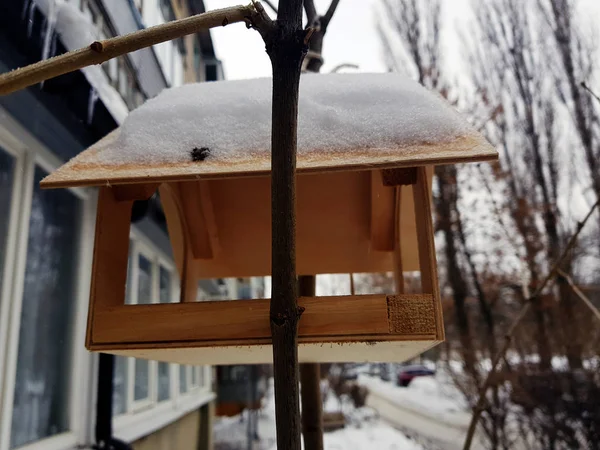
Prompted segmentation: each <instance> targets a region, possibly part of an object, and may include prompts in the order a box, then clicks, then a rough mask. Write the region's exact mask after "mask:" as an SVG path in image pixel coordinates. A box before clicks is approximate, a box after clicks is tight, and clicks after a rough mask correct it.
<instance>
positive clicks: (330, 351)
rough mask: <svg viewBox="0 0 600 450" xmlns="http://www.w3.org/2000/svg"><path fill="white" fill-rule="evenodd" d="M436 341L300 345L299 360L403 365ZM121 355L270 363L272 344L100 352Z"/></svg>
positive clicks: (194, 361) (195, 361)
mask: <svg viewBox="0 0 600 450" xmlns="http://www.w3.org/2000/svg"><path fill="white" fill-rule="evenodd" d="M439 342H440V341H436V340H435V339H430V340H416V341H385V342H379V341H369V342H356V341H355V342H348V343H343V344H340V343H326V344H323V343H300V344H299V345H298V360H299V362H301V363H312V362H321V363H325V362H348V361H359V362H383V361H387V362H404V361H407V360H410V359H412V358H414V357H415V356H417V355H419V354H421V353H423V352H424V351H426V350H429V349H430V348H432V347H434V346H435V345H437V344H439ZM97 350H98V351H100V350H101V351H103V352H106V353H113V354H116V355H121V356H134V357H136V358H145V359H151V360H158V361H166V362H173V363H178V364H193V365H202V364H210V365H217V364H219V365H222V364H271V363H272V358H273V348H272V346H271V345H245V346H221V347H194V346H185V345H182V346H180V347H171V348H154V349H148V348H145V349H144V348H129V349H124V348H121V349H110V348H103V349H97Z"/></svg>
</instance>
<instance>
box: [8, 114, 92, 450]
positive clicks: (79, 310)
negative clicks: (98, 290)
mask: <svg viewBox="0 0 600 450" xmlns="http://www.w3.org/2000/svg"><path fill="white" fill-rule="evenodd" d="M0 113H4V114H3V121H2V122H1V123H0V146H1V147H2V149H3V150H6V151H7V152H8V153H9V154H11V155H14V156H16V161H15V162H16V164H15V168H16V169H17V170H18V174H16V176H15V179H14V180H13V183H14V184H13V188H14V189H13V192H12V194H11V196H12V199H11V207H10V208H11V211H10V213H11V217H10V218H9V234H8V241H7V242H8V245H7V254H10V257H11V258H12V259H11V260H12V261H14V264H12V265H11V266H12V267H11V268H10V269H5V270H4V271H3V272H4V273H3V274H1V275H2V276H6V275H7V274H10V277H9V278H4V280H5V281H7V280H8V281H7V282H6V283H3V287H2V293H1V296H2V298H1V302H2V303H1V304H0V308H1V314H2V316H0V321H1V322H0V337H1V338H2V340H1V341H0V358H1V359H0V362H1V363H3V367H4V370H2V371H0V450H8V449H9V448H10V438H11V436H10V435H11V427H12V416H13V401H14V393H15V392H14V389H15V377H16V371H17V358H18V351H19V333H20V325H21V313H22V305H23V291H24V282H25V270H26V264H27V246H28V239H29V233H30V227H29V221H30V216H31V204H32V199H33V191H34V175H35V169H36V167H39V168H41V169H42V170H44V171H45V172H48V173H49V172H51V171H53V170H55V169H56V168H57V167H59V166H60V165H61V163H62V162H61V161H60V160H59V159H58V158H57V157H56V156H55V155H54V154H53V153H52V152H51V151H50V150H49V149H47V148H46V147H45V146H44V145H43V144H42V143H41V142H39V141H38V140H37V139H36V138H35V137H33V136H32V135H31V134H29V132H27V130H25V129H24V128H23V127H22V126H21V124H20V123H18V122H16V121H15V120H14V119H13V118H12V117H11V116H10V115H9V114H8V113H5V111H4V110H3V109H2V108H0ZM68 190H69V192H70V193H71V194H73V195H75V196H76V197H77V198H78V199H79V200H80V202H81V203H80V206H81V210H80V214H81V216H80V220H81V221H80V226H79V230H78V232H79V233H78V242H77V247H78V249H77V257H78V259H79V264H78V267H77V268H76V275H75V277H74V282H75V285H74V302H75V304H74V305H73V320H74V326H73V331H72V342H71V352H72V353H71V355H70V356H71V358H70V366H69V368H68V373H69V377H70V383H69V385H70V389H69V392H68V400H67V401H68V404H69V419H68V429H67V430H66V431H64V432H62V433H58V434H56V435H53V436H49V437H45V438H42V439H39V440H37V441H33V442H31V443H28V444H25V445H23V446H20V447H18V449H19V450H21V449H23V450H24V449H28V450H29V449H42V448H43V449H50V450H53V449H64V448H69V447H72V446H74V445H76V444H77V443H78V442H84V441H85V440H86V439H87V437H88V432H87V430H88V429H89V428H90V423H89V421H90V419H91V418H90V416H89V415H88V414H85V410H86V408H87V405H88V404H89V399H88V398H86V397H85V396H78V395H77V393H78V392H89V391H90V389H91V386H92V384H91V382H92V380H91V379H90V378H92V377H91V374H90V370H91V366H92V364H91V361H92V359H91V356H90V355H89V353H88V352H87V351H86V350H85V349H84V348H83V346H81V345H77V343H80V342H82V341H83V339H84V338H85V327H86V321H87V320H86V317H87V304H88V299H89V285H90V278H91V273H90V270H89V268H90V267H91V264H92V248H91V247H90V246H89V245H85V243H86V242H93V236H94V228H95V210H96V202H95V196H94V195H93V193H92V192H91V191H90V190H85V189H80V188H74V189H68ZM7 256H8V255H7ZM4 284H6V286H5V285H4Z"/></svg>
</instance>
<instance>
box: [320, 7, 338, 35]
mask: <svg viewBox="0 0 600 450" xmlns="http://www.w3.org/2000/svg"><path fill="white" fill-rule="evenodd" d="M339 3H340V0H331V4H330V5H329V8H328V9H327V12H326V13H325V15H324V16H323V17H322V18H321V26H323V27H325V28H327V25H329V22H330V21H331V18H332V17H333V14H334V13H335V10H336V9H337V7H338V4H339Z"/></svg>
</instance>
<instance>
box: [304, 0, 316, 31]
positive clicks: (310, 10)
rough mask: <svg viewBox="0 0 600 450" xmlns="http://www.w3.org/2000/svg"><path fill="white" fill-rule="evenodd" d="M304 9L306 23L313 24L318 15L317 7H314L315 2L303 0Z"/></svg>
mask: <svg viewBox="0 0 600 450" xmlns="http://www.w3.org/2000/svg"><path fill="white" fill-rule="evenodd" d="M303 4H304V11H305V12H306V18H307V20H308V25H309V26H311V25H314V24H315V22H317V21H318V19H319V16H318V14H317V9H316V8H315V3H314V1H313V0H304V2H303Z"/></svg>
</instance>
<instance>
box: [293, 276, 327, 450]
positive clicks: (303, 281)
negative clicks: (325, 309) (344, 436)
mask: <svg viewBox="0 0 600 450" xmlns="http://www.w3.org/2000/svg"><path fill="white" fill-rule="evenodd" d="M315 278H316V277H315V276H314V275H308V276H307V275H305V276H300V277H298V287H299V293H300V296H304V297H314V295H315ZM300 384H301V390H300V394H301V396H300V398H301V400H302V435H303V436H304V450H323V400H322V399H321V365H320V364H317V363H310V364H308V363H306V364H300Z"/></svg>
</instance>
